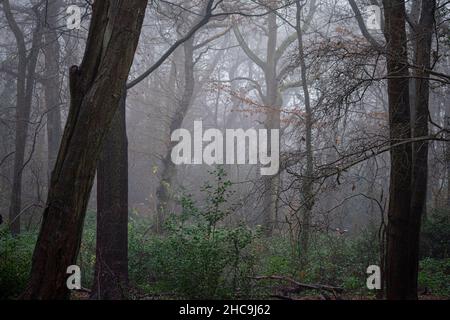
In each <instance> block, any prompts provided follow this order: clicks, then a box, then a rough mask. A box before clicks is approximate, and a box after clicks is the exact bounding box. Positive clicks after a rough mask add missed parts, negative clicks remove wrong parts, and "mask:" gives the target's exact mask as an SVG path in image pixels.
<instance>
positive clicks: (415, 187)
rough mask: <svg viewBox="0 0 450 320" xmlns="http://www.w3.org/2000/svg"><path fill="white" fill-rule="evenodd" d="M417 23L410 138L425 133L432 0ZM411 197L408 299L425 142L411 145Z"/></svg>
mask: <svg viewBox="0 0 450 320" xmlns="http://www.w3.org/2000/svg"><path fill="white" fill-rule="evenodd" d="M421 2H422V8H421V10H420V12H421V15H420V19H419V24H418V25H417V27H416V28H417V30H416V50H415V53H416V57H415V64H416V65H417V66H418V67H420V68H422V69H419V70H417V71H416V72H415V76H416V79H415V89H416V94H415V96H416V97H415V108H414V111H415V112H414V121H413V127H412V133H413V137H415V138H418V137H425V136H428V133H429V130H428V119H429V98H430V87H429V80H428V79H427V78H428V77H429V76H430V74H429V73H428V72H427V71H426V70H430V68H431V44H432V38H433V26H434V11H435V8H436V0H422V1H421ZM412 170H413V172H412V198H411V213H410V215H411V216H410V218H409V232H410V236H409V244H410V245H409V248H408V249H409V253H408V254H409V261H410V266H409V270H408V273H409V277H410V278H409V281H408V291H410V293H409V294H408V298H413V299H417V276H418V271H419V244H420V226H421V220H422V217H423V216H424V214H425V211H426V200H427V189H428V141H423V142H416V143H414V144H413V168H412Z"/></svg>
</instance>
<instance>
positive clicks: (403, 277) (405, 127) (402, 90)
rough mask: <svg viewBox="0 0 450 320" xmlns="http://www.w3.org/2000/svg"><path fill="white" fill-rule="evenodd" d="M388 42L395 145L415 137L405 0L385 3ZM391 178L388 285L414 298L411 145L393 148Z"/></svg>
mask: <svg viewBox="0 0 450 320" xmlns="http://www.w3.org/2000/svg"><path fill="white" fill-rule="evenodd" d="M383 3H384V9H385V11H384V12H385V20H386V28H385V35H386V40H387V44H388V45H387V70H388V76H389V80H388V96H389V127H390V139H391V144H392V145H394V144H397V143H399V142H402V141H406V140H408V139H410V137H411V132H410V131H411V130H410V128H411V124H410V104H409V71H408V68H407V66H406V63H407V41H406V30H405V22H406V13H405V3H404V1H403V0H391V1H387V0H385V1H383ZM390 153H391V177H390V189H389V196H390V198H389V212H388V219H389V220H388V221H389V224H388V228H387V239H388V240H387V260H386V284H387V298H388V299H412V298H414V297H415V295H416V293H415V292H413V290H412V289H413V288H412V287H411V280H410V279H411V273H410V272H411V269H412V266H411V261H410V259H409V250H408V248H409V247H410V245H411V244H410V243H409V241H410V237H409V235H410V232H409V227H408V226H409V221H410V209H411V194H412V193H411V191H412V190H411V172H412V170H411V166H412V148H411V145H410V144H409V143H406V144H403V145H401V146H396V147H393V148H392V149H391V152H390Z"/></svg>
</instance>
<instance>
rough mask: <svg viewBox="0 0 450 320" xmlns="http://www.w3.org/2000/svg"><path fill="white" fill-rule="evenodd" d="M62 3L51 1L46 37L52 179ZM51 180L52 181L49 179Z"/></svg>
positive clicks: (45, 84) (57, 132)
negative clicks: (59, 24) (59, 20)
mask: <svg viewBox="0 0 450 320" xmlns="http://www.w3.org/2000/svg"><path fill="white" fill-rule="evenodd" d="M60 8H61V2H60V1H59V0H58V1H51V2H49V3H48V6H47V23H46V29H45V36H44V48H43V52H44V59H45V69H44V81H43V89H44V96H45V105H46V113H47V142H48V143H47V144H48V176H49V178H50V175H51V172H52V170H53V166H54V165H55V161H56V157H57V156H58V149H59V143H60V141H61V135H62V129H61V111H60V105H61V104H60V94H59V90H60V89H61V82H60V76H59V71H60V70H59V63H60V59H59V55H60V45H59V40H58V34H57V32H56V28H57V27H58V13H59V10H60ZM49 180H50V179H49Z"/></svg>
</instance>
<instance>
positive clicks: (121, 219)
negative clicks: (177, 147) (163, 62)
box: [91, 94, 128, 300]
mask: <svg viewBox="0 0 450 320" xmlns="http://www.w3.org/2000/svg"><path fill="white" fill-rule="evenodd" d="M125 109H126V96H125V94H124V95H123V97H122V99H121V102H120V107H119V110H117V112H116V116H115V118H114V121H113V123H112V125H111V129H110V130H109V134H108V136H107V137H106V140H105V144H104V146H103V153H102V155H101V157H100V160H99V164H98V168H97V242H96V260H95V275H94V285H93V287H92V294H91V298H92V299H101V300H105V299H107V300H119V299H125V298H127V295H128V294H127V291H128V290H127V287H128V142H127V132H126V121H125V120H126V119H125Z"/></svg>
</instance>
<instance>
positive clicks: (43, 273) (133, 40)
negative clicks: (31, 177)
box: [22, 0, 147, 299]
mask: <svg viewBox="0 0 450 320" xmlns="http://www.w3.org/2000/svg"><path fill="white" fill-rule="evenodd" d="M146 5H147V0H126V1H125V0H115V1H112V0H109V1H106V0H105V1H95V2H94V3H93V8H92V18H91V25H90V29H89V36H88V40H87V44H86V49H85V55H84V58H83V62H82V64H81V65H80V67H77V66H72V67H71V69H70V87H71V104H70V111H69V116H68V119H67V125H66V127H65V130H64V135H63V138H62V142H61V147H60V150H59V153H58V158H57V161H56V164H55V169H54V170H53V173H52V177H51V184H50V188H49V192H48V197H47V205H46V208H45V210H44V213H43V221H42V226H41V230H40V233H39V237H38V240H37V243H36V247H35V251H34V254H33V261H32V267H31V278H30V281H29V283H28V286H27V288H26V290H25V292H24V293H23V295H22V298H24V299H64V298H68V296H69V290H68V288H67V286H66V279H67V276H68V275H67V273H66V271H67V267H68V266H70V265H74V264H76V261H77V256H78V251H79V248H80V242H81V234H82V230H83V222H84V216H85V212H86V206H87V202H88V200H89V195H90V191H91V188H92V184H93V180H94V176H95V171H96V168H97V164H98V159H99V156H100V154H101V151H102V147H103V142H104V140H105V137H106V136H107V134H108V132H109V128H110V125H111V122H112V121H113V118H114V116H115V114H116V111H117V109H118V107H119V101H120V99H121V96H122V94H124V92H123V91H124V90H123V88H124V87H125V84H126V80H127V77H128V73H129V70H130V67H131V64H132V62H133V57H134V53H135V50H136V46H137V43H138V39H139V34H140V31H141V27H142V22H143V19H144V14H145V8H146ZM82 271H84V270H82Z"/></svg>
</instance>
